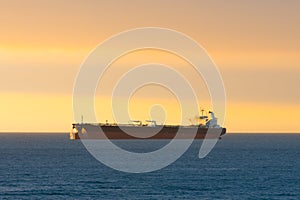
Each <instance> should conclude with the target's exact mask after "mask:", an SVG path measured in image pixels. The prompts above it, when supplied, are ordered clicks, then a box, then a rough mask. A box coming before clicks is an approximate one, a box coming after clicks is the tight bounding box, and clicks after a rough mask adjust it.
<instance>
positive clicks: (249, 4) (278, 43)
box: [0, 0, 300, 133]
mask: <svg viewBox="0 0 300 200" xmlns="http://www.w3.org/2000/svg"><path fill="white" fill-rule="evenodd" d="M299 9H300V2H299V1H297V0H286V1H279V0H273V1H266V0H265V1H258V0H256V1H255V0H254V1H253V0H252V1H250V0H245V1H234V0H232V1H221V0H218V1H217V0H212V1H177V0H172V1H171V0H170V1H168V0H166V1H155V0H151V1H150V0H149V1H148V0H144V1H138V0H136V1H135V0H132V1H126V2H125V1H114V0H112V1H92V0H87V1H79V0H75V1H74V0H73V1H71V0H64V1H58V0H51V1H50V0H49V1H47V0H45V1H33V0H28V1H21V0H19V1H16V0H12V1H4V0H0V27H1V31H0V74H1V79H0V112H1V115H0V121H1V127H0V132H67V131H69V130H70V128H71V123H72V122H73V121H74V119H73V110H72V92H73V85H74V82H75V79H76V75H77V73H78V71H79V69H80V66H81V64H82V63H83V61H84V60H85V58H86V57H87V56H88V55H89V53H90V52H91V51H92V50H93V49H94V48H95V47H96V46H97V45H98V44H99V43H101V42H103V41H104V40H106V39H107V38H109V37H111V36H112V35H115V34H118V33H119V32H122V31H125V30H128V29H133V28H141V27H163V28H168V29H173V30H176V31H179V32H182V33H184V34H186V35H188V36H190V37H191V38H193V39H194V40H195V41H197V42H198V43H199V44H201V45H202V46H203V47H204V48H205V49H206V51H207V52H208V54H209V55H210V57H211V58H212V59H213V61H214V62H215V64H216V65H217V67H218V68H219V71H220V73H221V75H222V78H223V81H224V86H225V90H226V118H225V121H224V124H223V126H225V127H226V128H227V129H228V132H232V133H249V132H251V133H252V132H253V133H268V132H271V133H272V132H275V133H277V132H278V133H299V132H300V126H299V119H300V93H299V91H298V87H299V85H300V56H299V55H300V26H299V24H300V13H299ZM149 62H156V63H164V64H168V65H170V66H173V67H174V68H175V69H177V70H179V71H181V72H182V73H183V74H184V75H185V76H187V77H188V79H189V80H190V81H191V82H193V83H195V84H196V85H197V83H198V81H199V77H195V76H194V73H193V72H192V70H190V68H191V66H189V64H188V63H186V62H184V61H182V60H181V59H180V58H178V57H176V56H174V55H172V54H170V53H166V52H159V51H155V50H145V51H139V52H133V53H132V54H129V55H126V56H124V57H122V58H120V59H119V60H118V61H116V62H115V63H113V64H112V69H122V70H123V71H124V70H125V71H126V70H128V69H130V67H132V66H136V65H137V64H143V63H149ZM122 70H121V71H122ZM117 75H118V73H117V74H116V73H115V72H113V71H112V72H111V73H107V76H106V77H104V80H103V81H104V82H103V84H106V83H113V82H114V80H115V78H116V77H117ZM119 75H120V74H119ZM200 79H201V77H200ZM100 84H101V83H100ZM99 88H101V87H99ZM99 88H98V89H99ZM99 90H100V89H99ZM153 90H154V91H156V92H155V93H153V92H149V91H153ZM197 91H201V92H199V93H197V96H198V98H199V99H201V101H200V104H203V105H202V107H206V106H207V107H208V109H210V106H209V105H210V104H209V102H208V101H209V95H208V93H207V90H206V89H205V84H204V83H203V81H202V82H201V81H199V86H197ZM104 93H105V91H104ZM109 99H110V97H109V96H107V95H102V96H101V95H98V96H97V97H96V109H97V110H96V112H97V116H98V119H99V121H104V120H105V119H109V121H113V118H112V116H111V112H110V111H111V110H110V107H109V106H108V105H109ZM131 102H133V103H132V104H130V109H129V110H130V112H131V114H132V116H133V117H134V118H140V119H144V118H145V117H147V116H148V115H149V109H150V112H151V107H152V106H153V105H154V106H155V105H156V104H161V105H163V107H164V112H167V116H168V119H167V120H166V122H168V123H178V116H177V114H178V106H177V102H176V99H175V98H174V96H172V94H171V93H170V92H168V91H165V90H162V89H161V88H157V87H155V86H153V88H147V87H145V88H142V89H141V90H139V91H137V92H136V93H135V98H133V99H132V101H131ZM155 109H156V108H155V107H154V109H153V110H152V111H153V112H154V111H155ZM144 110H145V112H143V111H144ZM156 110H159V109H156ZM161 112H162V110H159V112H156V113H155V112H154V113H152V114H153V116H156V117H157V118H159V117H160V115H159V113H161ZM196 114H197V113H191V118H194V116H195V115H196ZM159 120H160V121H161V122H163V121H164V119H159Z"/></svg>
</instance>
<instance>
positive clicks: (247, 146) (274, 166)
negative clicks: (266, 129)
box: [0, 133, 300, 199]
mask: <svg viewBox="0 0 300 200" xmlns="http://www.w3.org/2000/svg"><path fill="white" fill-rule="evenodd" d="M117 143H119V144H120V146H122V145H123V146H125V147H126V148H127V149H128V150H132V151H149V150H152V149H153V147H155V148H156V147H160V146H162V144H163V141H147V143H145V142H144V144H143V145H141V143H139V142H137V141H117ZM200 145H201V141H195V142H194V143H193V144H192V146H191V147H190V149H189V150H188V151H187V152H186V153H185V154H184V155H183V156H182V157H181V158H180V159H178V160H177V161H176V162H174V163H173V164H171V165H170V166H168V167H166V168H163V169H161V170H158V171H154V172H149V173H142V174H130V173H124V172H119V171H116V170H113V169H111V168H109V167H107V166H105V165H103V164H102V163H100V162H99V161H97V160H96V159H95V158H93V157H92V156H91V155H90V154H89V152H88V151H87V150H86V149H85V148H84V146H83V144H82V143H81V141H79V140H77V141H70V140H69V135H68V134H50V133H49V134H45V133H41V134H37V133H32V134H30V133H24V134H21V133H20V134H17V133H13V134H5V133H2V134H0V199H300V134H228V135H226V136H224V137H223V139H222V140H220V141H219V142H218V143H217V145H216V146H215V148H214V149H213V150H212V151H211V152H210V154H209V155H208V156H207V157H205V158H203V159H199V158H198V153H199V148H200Z"/></svg>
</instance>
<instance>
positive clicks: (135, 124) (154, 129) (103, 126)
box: [70, 110, 226, 140]
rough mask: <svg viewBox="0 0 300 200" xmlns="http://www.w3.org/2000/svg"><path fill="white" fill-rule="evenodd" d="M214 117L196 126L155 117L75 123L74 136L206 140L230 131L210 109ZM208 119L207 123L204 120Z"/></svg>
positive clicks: (207, 117) (199, 118) (200, 117)
mask: <svg viewBox="0 0 300 200" xmlns="http://www.w3.org/2000/svg"><path fill="white" fill-rule="evenodd" d="M209 114H210V116H208V115H204V110H202V115H201V116H199V117H197V119H198V120H199V123H198V124H196V125H193V124H191V125H187V126H180V125H157V124H156V121H155V120H146V121H145V123H143V122H142V121H140V120H132V121H130V123H128V124H115V123H108V122H107V121H106V123H84V122H83V118H82V120H81V123H73V124H72V130H71V132H70V139H71V140H77V139H110V140H111V139H117V140H120V139H121V140H122V139H129V140H132V139H204V138H211V139H214V138H221V136H222V135H225V134H226V128H223V127H221V126H220V125H218V123H217V118H216V117H215V115H214V113H213V112H211V111H209ZM202 122H204V123H202Z"/></svg>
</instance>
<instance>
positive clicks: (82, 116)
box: [81, 115, 83, 124]
mask: <svg viewBox="0 0 300 200" xmlns="http://www.w3.org/2000/svg"><path fill="white" fill-rule="evenodd" d="M81 124H83V115H81Z"/></svg>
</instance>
